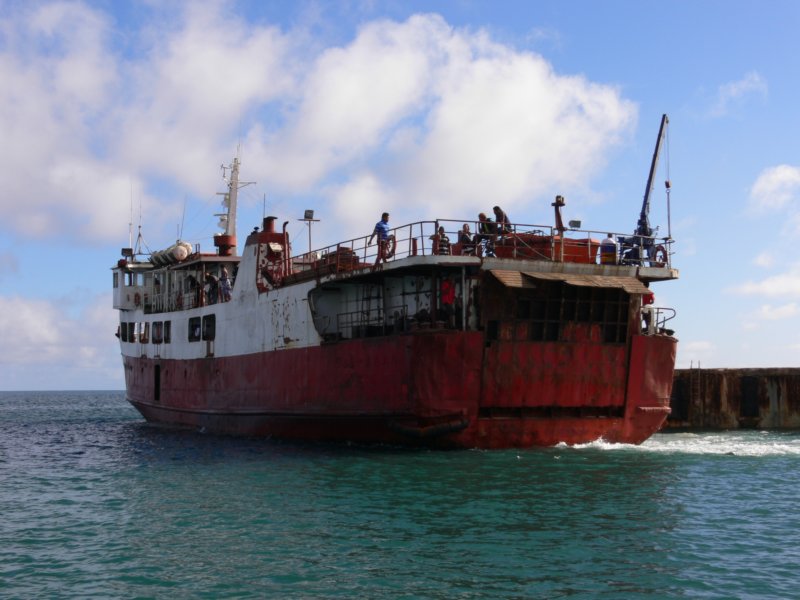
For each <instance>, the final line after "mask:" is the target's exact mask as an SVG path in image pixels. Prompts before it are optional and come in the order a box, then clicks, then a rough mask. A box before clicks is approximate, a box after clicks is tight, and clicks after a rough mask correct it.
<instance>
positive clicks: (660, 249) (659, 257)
mask: <svg viewBox="0 0 800 600" xmlns="http://www.w3.org/2000/svg"><path fill="white" fill-rule="evenodd" d="M650 264H651V265H652V266H654V267H664V266H666V264H667V249H666V248H664V246H662V245H661V244H659V245H658V246H656V249H655V251H654V252H653V260H651V261H650Z"/></svg>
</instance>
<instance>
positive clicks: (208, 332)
mask: <svg viewBox="0 0 800 600" xmlns="http://www.w3.org/2000/svg"><path fill="white" fill-rule="evenodd" d="M216 333H217V317H216V315H206V316H205V317H203V339H204V340H213V339H214V337H216Z"/></svg>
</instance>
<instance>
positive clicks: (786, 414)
mask: <svg viewBox="0 0 800 600" xmlns="http://www.w3.org/2000/svg"><path fill="white" fill-rule="evenodd" d="M670 406H671V407H672V413H671V414H670V416H669V418H668V419H667V422H666V424H665V425H664V427H663V429H662V430H669V429H745V428H747V429H800V368H797V369H795V368H786V369H676V371H675V378H674V381H673V386H672V397H671V399H670Z"/></svg>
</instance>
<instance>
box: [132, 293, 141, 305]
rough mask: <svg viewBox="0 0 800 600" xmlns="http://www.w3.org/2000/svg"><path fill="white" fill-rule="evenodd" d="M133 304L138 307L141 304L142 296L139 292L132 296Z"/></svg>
mask: <svg viewBox="0 0 800 600" xmlns="http://www.w3.org/2000/svg"><path fill="white" fill-rule="evenodd" d="M133 303H134V304H135V305H136V306H140V305H141V304H142V296H141V295H140V294H139V292H136V293H135V294H134V295H133Z"/></svg>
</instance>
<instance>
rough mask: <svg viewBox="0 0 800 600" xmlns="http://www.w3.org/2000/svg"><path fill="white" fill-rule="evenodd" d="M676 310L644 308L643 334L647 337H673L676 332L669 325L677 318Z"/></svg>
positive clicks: (655, 307)
mask: <svg viewBox="0 0 800 600" xmlns="http://www.w3.org/2000/svg"><path fill="white" fill-rule="evenodd" d="M676 314H677V313H676V312H675V309H674V308H668V307H666V306H643V307H642V333H644V334H645V335H659V334H661V335H672V334H673V333H674V331H673V330H672V329H670V328H668V327H667V323H668V322H669V321H671V320H672V319H674V318H675V315H676Z"/></svg>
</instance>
